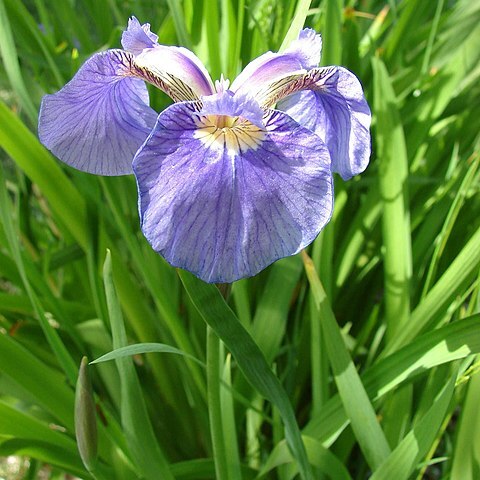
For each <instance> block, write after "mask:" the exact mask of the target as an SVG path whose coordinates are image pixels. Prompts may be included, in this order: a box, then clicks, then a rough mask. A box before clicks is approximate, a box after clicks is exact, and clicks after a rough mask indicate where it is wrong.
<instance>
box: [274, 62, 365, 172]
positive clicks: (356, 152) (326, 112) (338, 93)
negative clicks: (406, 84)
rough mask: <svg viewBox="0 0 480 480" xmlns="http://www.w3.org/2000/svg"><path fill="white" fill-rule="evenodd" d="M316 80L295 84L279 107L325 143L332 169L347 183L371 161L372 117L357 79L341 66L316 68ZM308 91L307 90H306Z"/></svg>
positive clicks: (313, 72) (313, 73)
mask: <svg viewBox="0 0 480 480" xmlns="http://www.w3.org/2000/svg"><path fill="white" fill-rule="evenodd" d="M315 73H318V74H319V75H318V78H319V79H318V80H317V81H315V82H311V81H310V80H307V81H305V80H303V81H298V82H297V87H299V88H293V91H297V92H298V93H294V94H292V95H290V96H288V97H287V98H285V99H284V100H283V101H281V102H279V104H278V108H279V109H280V110H283V111H285V112H286V113H288V114H289V115H290V116H291V117H293V118H294V119H295V120H296V121H297V122H298V123H300V124H301V125H303V126H304V127H307V128H309V129H310V130H312V131H313V132H315V133H316V134H317V135H318V136H319V137H321V138H322V139H323V140H324V142H325V143H326V144H327V147H328V149H329V151H330V156H331V158H332V169H333V171H334V172H337V173H339V174H340V175H341V176H342V178H343V179H344V180H348V179H349V178H351V177H352V176H354V175H357V174H359V173H361V172H363V171H364V170H365V168H366V167H367V165H368V161H369V159H370V121H371V114H370V109H369V107H368V104H367V101H366V100H365V97H364V95H363V90H362V86H361V84H360V82H359V81H358V79H357V77H356V76H355V75H354V74H353V73H351V72H349V71H348V70H346V69H345V68H342V67H327V68H319V69H315V71H311V72H310V74H309V77H308V78H309V79H310V78H315ZM306 88H308V90H305V89H306Z"/></svg>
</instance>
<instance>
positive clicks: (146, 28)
mask: <svg viewBox="0 0 480 480" xmlns="http://www.w3.org/2000/svg"><path fill="white" fill-rule="evenodd" d="M155 45H158V35H155V34H154V33H152V32H151V31H150V24H149V23H144V24H143V25H140V22H139V21H138V20H137V19H136V18H135V17H131V18H130V19H129V20H128V26H127V29H126V30H125V31H124V32H123V34H122V47H123V48H124V49H125V50H126V51H127V52H130V53H132V54H133V55H138V54H140V53H142V50H143V49H144V48H152V47H153V46H155Z"/></svg>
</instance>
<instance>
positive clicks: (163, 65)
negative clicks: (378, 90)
mask: <svg viewBox="0 0 480 480" xmlns="http://www.w3.org/2000/svg"><path fill="white" fill-rule="evenodd" d="M134 63H135V65H136V66H137V67H139V68H140V69H141V70H143V71H145V72H148V73H149V74H150V75H154V76H155V77H157V78H158V79H159V80H160V81H161V82H163V83H165V85H166V86H167V89H165V88H163V87H162V86H161V85H157V84H156V83H155V81H152V83H153V84H154V85H157V86H159V87H160V88H162V90H164V91H165V92H166V93H167V94H168V95H170V96H171V97H172V98H173V99H174V100H175V101H188V100H195V99H198V98H200V97H201V96H203V95H212V94H213V93H215V88H214V86H213V82H212V79H211V78H210V75H209V73H208V71H207V69H206V68H205V66H204V65H203V63H202V62H201V60H200V59H199V58H198V57H197V56H196V55H195V54H194V53H192V52H191V51H190V50H188V49H186V48H183V47H167V46H165V45H156V46H154V47H153V48H147V49H145V50H143V51H142V53H140V54H139V55H137V56H136V57H135V60H134ZM146 79H147V81H151V79H148V76H146ZM171 91H173V92H174V94H175V95H174V96H172V95H171V93H170V92H171ZM192 92H193V94H194V96H193V97H192Z"/></svg>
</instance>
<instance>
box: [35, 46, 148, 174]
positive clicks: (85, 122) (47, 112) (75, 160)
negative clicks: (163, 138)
mask: <svg viewBox="0 0 480 480" xmlns="http://www.w3.org/2000/svg"><path fill="white" fill-rule="evenodd" d="M129 62H130V54H128V53H126V52H124V51H123V50H108V51H106V52H103V53H98V54H96V55H94V56H93V57H91V58H90V59H89V60H87V62H86V63H85V64H84V65H83V66H82V67H81V68H80V70H79V71H78V72H77V74H76V75H75V76H74V77H73V79H72V80H71V81H70V82H69V83H67V85H65V87H63V88H62V89H61V90H60V91H59V92H58V93H55V94H53V95H46V96H45V97H44V98H43V100H42V105H41V107H40V116H39V126H38V133H39V137H40V141H41V142H42V143H43V144H44V145H45V146H46V147H47V148H48V149H49V150H51V151H52V153H54V154H55V155H56V156H57V157H58V158H60V159H61V160H62V161H64V162H65V163H67V164H68V165H71V166H72V167H74V168H77V169H78V170H83V171H85V172H90V173H95V174H98V175H125V174H128V173H132V159H133V156H134V155H135V152H136V151H137V149H138V147H140V145H141V144H142V143H143V142H144V141H145V139H146V138H147V136H148V134H149V133H150V131H151V129H152V127H153V125H154V124H155V120H156V117H157V114H156V112H155V111H154V110H152V109H151V108H150V107H149V106H148V92H147V89H146V87H145V84H144V82H143V81H141V80H139V79H136V78H129V77H128V75H133V73H132V71H131V68H130V66H129V65H130V63H129Z"/></svg>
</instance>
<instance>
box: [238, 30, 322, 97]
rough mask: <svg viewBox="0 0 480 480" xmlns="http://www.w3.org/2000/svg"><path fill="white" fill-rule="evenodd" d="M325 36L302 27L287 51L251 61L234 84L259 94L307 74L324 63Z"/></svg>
mask: <svg viewBox="0 0 480 480" xmlns="http://www.w3.org/2000/svg"><path fill="white" fill-rule="evenodd" d="M321 50H322V39H321V37H320V35H318V34H317V33H316V32H315V31H314V30H312V29H309V28H306V29H304V30H302V31H301V32H300V34H299V36H298V39H297V40H295V41H293V42H292V43H291V45H290V46H289V48H287V50H285V52H283V53H273V52H267V53H264V54H263V55H261V56H260V57H258V58H256V59H255V60H253V61H252V62H250V63H249V64H248V65H247V66H246V67H245V68H244V70H243V71H242V72H241V73H240V75H239V76H238V77H237V78H236V79H235V80H234V82H233V83H232V86H231V87H230V88H231V90H233V91H246V92H249V93H250V94H251V95H253V96H255V94H256V92H257V91H258V90H260V89H261V88H262V87H263V86H265V85H268V84H270V83H271V82H273V81H275V80H278V79H280V78H283V77H285V76H288V75H292V74H294V73H297V74H298V73H305V72H306V71H307V70H309V69H311V68H314V67H317V66H318V63H319V62H320V54H321Z"/></svg>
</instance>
